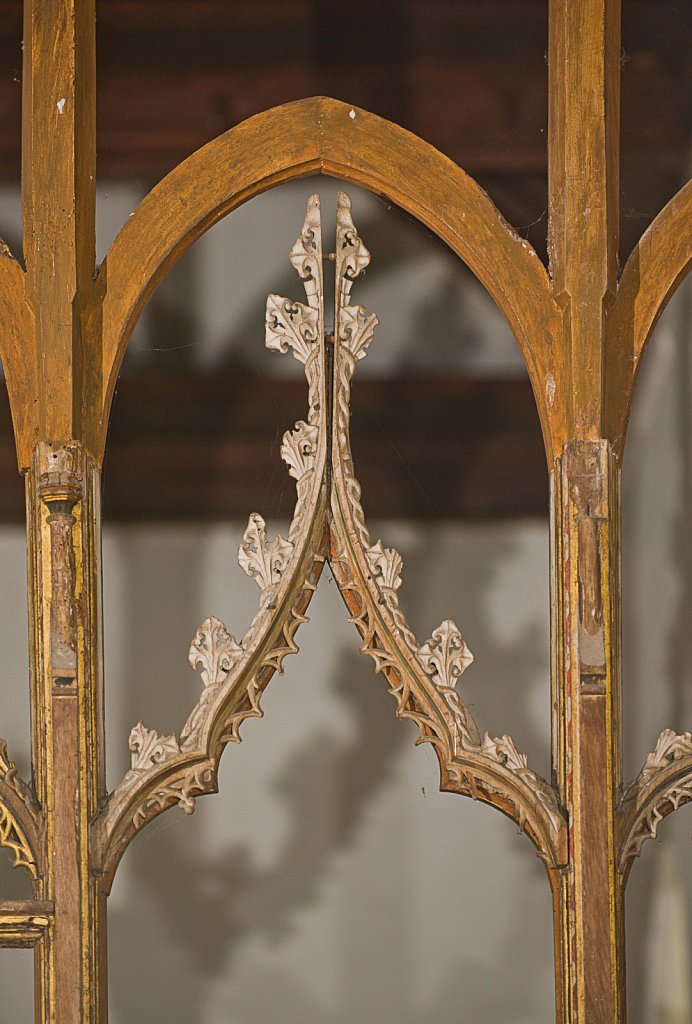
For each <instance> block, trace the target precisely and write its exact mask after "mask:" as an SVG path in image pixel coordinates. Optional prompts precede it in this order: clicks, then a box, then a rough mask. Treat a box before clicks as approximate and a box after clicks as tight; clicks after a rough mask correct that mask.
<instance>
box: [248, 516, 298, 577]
mask: <svg viewBox="0 0 692 1024" xmlns="http://www.w3.org/2000/svg"><path fill="white" fill-rule="evenodd" d="M292 553H293V544H292V543H291V542H290V541H288V540H284V538H283V537H282V536H281V534H277V536H276V537H275V538H274V540H271V541H270V540H267V527H266V523H265V522H264V519H263V518H262V516H261V515H259V514H258V513H257V512H253V513H252V515H251V516H250V519H249V520H248V525H247V529H246V530H245V533H244V534H243V541H242V544H241V545H240V547H239V548H238V564H239V565H240V567H241V569H243V571H244V572H246V573H247V574H248V576H250V577H251V578H252V579H254V580H255V582H256V583H257V585H258V586H259V588H260V590H261V591H262V592H264V591H265V590H267V589H268V588H269V587H271V586H272V585H273V584H275V583H278V582H279V580H280V579H281V577H282V575H283V573H284V570H285V568H286V565H287V564H288V560H289V558H290V557H291V555H292Z"/></svg>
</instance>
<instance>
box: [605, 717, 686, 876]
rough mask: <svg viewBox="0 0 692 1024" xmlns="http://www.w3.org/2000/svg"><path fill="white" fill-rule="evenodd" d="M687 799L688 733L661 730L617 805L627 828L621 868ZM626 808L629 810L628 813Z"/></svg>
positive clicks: (635, 855)
mask: <svg viewBox="0 0 692 1024" xmlns="http://www.w3.org/2000/svg"><path fill="white" fill-rule="evenodd" d="M676 766H677V767H678V769H679V770H677V771H674V772H673V773H672V778H671V777H670V769H671V768H675V767H676ZM667 773H668V774H667ZM666 777H668V779H669V780H668V782H667V783H666V782H665V779H666ZM691 800H692V733H689V732H683V733H676V732H674V731H673V729H664V730H663V732H662V733H661V735H660V736H659V737H658V740H657V741H656V746H655V747H654V749H653V751H652V752H651V753H650V754H648V755H647V757H646V760H645V761H644V767H643V768H642V770H641V771H640V773H639V775H638V776H637V777H636V779H635V780H634V782H632V783H630V785H629V786H628V787H627V789H626V790H625V793H624V794H623V799H622V805H621V806H622V807H623V808H624V812H625V813H627V814H628V827H627V830H626V834H625V837H624V841H623V845H622V852H621V861H620V863H621V867H622V868H624V867H625V866H626V864H627V861H628V860H630V859H633V858H635V857H638V856H639V854H640V853H641V849H642V846H643V845H644V843H645V842H646V840H647V839H655V838H656V835H657V834H658V826H659V825H660V823H661V821H662V820H663V818H665V816H666V815H667V814H669V813H670V812H671V811H674V810H677V808H678V807H682V805H683V804H686V803H689V802H690V801H691ZM628 807H629V808H632V810H631V811H628ZM621 813H622V812H621Z"/></svg>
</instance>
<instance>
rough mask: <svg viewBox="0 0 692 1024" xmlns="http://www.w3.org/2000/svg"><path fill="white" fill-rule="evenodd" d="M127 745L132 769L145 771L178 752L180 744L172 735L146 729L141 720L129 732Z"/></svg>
mask: <svg viewBox="0 0 692 1024" xmlns="http://www.w3.org/2000/svg"><path fill="white" fill-rule="evenodd" d="M129 747H130V752H131V754H132V770H133V771H146V770H147V769H148V768H151V767H153V765H156V764H161V762H162V761H165V760H166V759H167V758H170V757H175V756H176V754H179V753H180V744H179V743H178V740H177V738H176V737H175V736H174V735H171V736H159V734H158V733H157V732H156V730H155V729H147V727H146V726H145V725H144V723H143V722H138V723H137V725H136V726H135V727H134V729H133V730H132V732H131V733H130V740H129Z"/></svg>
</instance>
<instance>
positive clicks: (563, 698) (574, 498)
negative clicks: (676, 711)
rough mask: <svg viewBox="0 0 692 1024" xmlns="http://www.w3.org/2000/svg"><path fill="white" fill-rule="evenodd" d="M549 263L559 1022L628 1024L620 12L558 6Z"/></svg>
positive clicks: (606, 1) (613, 2)
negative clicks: (622, 790)
mask: <svg viewBox="0 0 692 1024" xmlns="http://www.w3.org/2000/svg"><path fill="white" fill-rule="evenodd" d="M550 15H551V22H550V44H549V45H550V48H549V68H550V107H549V109H550V128H549V178H550V181H549V191H550V199H549V252H550V267H551V277H552V282H553V289H554V293H555V296H556V299H557V301H558V302H559V304H560V305H561V307H562V308H563V310H564V324H565V328H564V336H563V339H562V344H563V348H564V351H565V356H566V358H565V371H566V372H565V377H564V380H562V381H561V386H562V387H563V389H564V391H565V405H566V407H567V409H568V417H567V420H568V429H567V438H568V440H567V443H566V445H565V448H564V451H563V454H562V456H561V457H560V458H559V459H558V460H557V462H556V464H555V467H554V469H553V474H552V488H553V496H554V497H553V501H552V508H551V519H552V528H551V531H552V538H553V539H552V545H553V559H552V573H551V576H552V580H551V588H552V606H553V631H552V647H553V661H552V664H553V673H554V678H553V702H554V719H553V721H554V737H553V758H554V770H555V773H556V775H557V781H558V786H559V789H560V792H561V794H562V797H563V799H564V802H565V806H566V808H567V812H568V819H569V862H568V865H567V868H566V870H565V872H564V877H563V880H562V882H563V885H562V889H561V892H560V896H559V908H558V909H559V913H558V926H557V927H558V928H559V931H560V935H561V936H562V943H563V948H562V950H561V955H562V957H563V958H564V962H563V963H562V964H559V965H558V970H557V971H556V977H557V983H558V991H559V992H560V993H561V1002H560V1012H561V1014H562V1021H561V1024H624V1020H625V1007H624V960H623V957H624V948H623V941H622V936H623V920H622V892H621V887H620V882H619V877H618V874H617V867H616V847H615V817H616V802H617V795H618V791H619V787H620V781H621V780H620V740H619V734H620V572H619V569H620V532H619V531H620V512H619V503H620V487H619V472H620V470H619V465H618V464H617V461H616V458H615V455H614V449H613V444H612V443H611V442H612V439H608V438H606V437H604V432H605V422H606V415H605V413H606V410H605V396H604V367H605V364H606V320H607V316H608V310H609V308H610V306H611V305H612V302H613V299H614V296H615V294H616V289H617V251H618V210H619V171H618V138H619V73H620V4H619V0H580V2H579V3H573V2H571V0H551V4H550Z"/></svg>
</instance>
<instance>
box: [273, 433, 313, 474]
mask: <svg viewBox="0 0 692 1024" xmlns="http://www.w3.org/2000/svg"><path fill="white" fill-rule="evenodd" d="M318 435H319V430H318V428H317V426H316V425H314V424H310V423H306V422H305V420H298V422H297V423H296V428H295V430H287V431H286V433H285V434H284V436H283V442H282V445H281V458H282V459H283V460H284V462H285V463H286V465H287V466H288V473H289V476H292V477H293V478H294V479H295V480H302V479H303V477H304V476H305V474H306V473H307V472H308V471H309V470H311V469H312V467H313V466H314V465H315V455H316V453H317V439H318Z"/></svg>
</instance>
